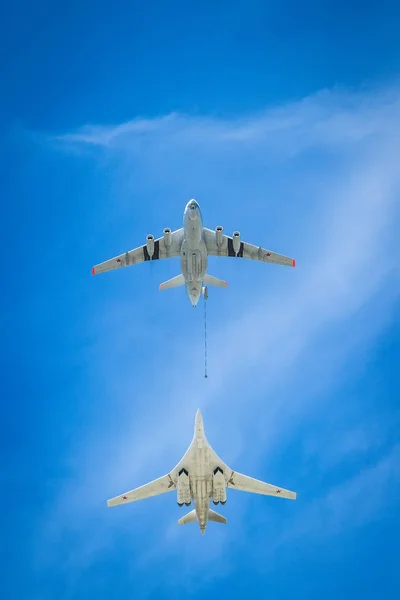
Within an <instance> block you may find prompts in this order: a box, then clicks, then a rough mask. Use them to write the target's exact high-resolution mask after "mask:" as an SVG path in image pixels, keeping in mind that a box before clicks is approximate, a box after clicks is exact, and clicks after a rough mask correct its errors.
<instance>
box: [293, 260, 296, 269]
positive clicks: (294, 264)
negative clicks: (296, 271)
mask: <svg viewBox="0 0 400 600" xmlns="http://www.w3.org/2000/svg"><path fill="white" fill-rule="evenodd" d="M295 266H296V261H295V260H294V258H292V267H295Z"/></svg>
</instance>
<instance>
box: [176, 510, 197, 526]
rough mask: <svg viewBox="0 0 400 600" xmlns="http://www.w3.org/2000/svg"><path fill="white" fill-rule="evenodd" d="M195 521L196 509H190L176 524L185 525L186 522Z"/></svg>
mask: <svg viewBox="0 0 400 600" xmlns="http://www.w3.org/2000/svg"><path fill="white" fill-rule="evenodd" d="M196 521H197V516H196V511H195V510H191V511H190V512H189V513H188V514H187V515H185V516H184V517H181V518H180V519H179V521H178V525H187V524H188V523H195V522H196Z"/></svg>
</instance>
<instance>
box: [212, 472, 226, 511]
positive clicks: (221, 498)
mask: <svg viewBox="0 0 400 600" xmlns="http://www.w3.org/2000/svg"><path fill="white" fill-rule="evenodd" d="M212 499H213V502H214V504H218V502H221V504H225V502H226V481H225V477H224V473H223V471H222V469H221V468H220V467H217V468H216V469H214V473H213V482H212Z"/></svg>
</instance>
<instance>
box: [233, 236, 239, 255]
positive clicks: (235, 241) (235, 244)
mask: <svg viewBox="0 0 400 600" xmlns="http://www.w3.org/2000/svg"><path fill="white" fill-rule="evenodd" d="M239 250H240V231H234V232H233V251H234V253H235V254H237V253H238V252H239Z"/></svg>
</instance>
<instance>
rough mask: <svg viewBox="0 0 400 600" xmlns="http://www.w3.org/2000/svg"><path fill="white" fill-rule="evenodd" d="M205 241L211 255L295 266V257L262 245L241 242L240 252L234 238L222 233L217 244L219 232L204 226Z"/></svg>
mask: <svg viewBox="0 0 400 600" xmlns="http://www.w3.org/2000/svg"><path fill="white" fill-rule="evenodd" d="M204 241H205V244H206V247H207V252H208V254H209V255H210V256H232V257H236V258H248V259H250V260H259V261H261V262H268V263H273V264H276V265H284V266H286V267H295V266H296V261H295V260H294V258H290V257H289V256H284V255H283V254H277V253H276V252H272V251H271V250H267V249H266V248H262V247H261V246H254V245H253V244H249V243H248V242H242V241H241V242H240V247H239V250H238V252H237V253H236V252H235V251H234V247H233V238H232V237H230V236H229V235H225V234H224V235H222V239H221V241H220V243H219V244H217V234H216V233H215V231H212V230H211V229H207V228H204Z"/></svg>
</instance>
